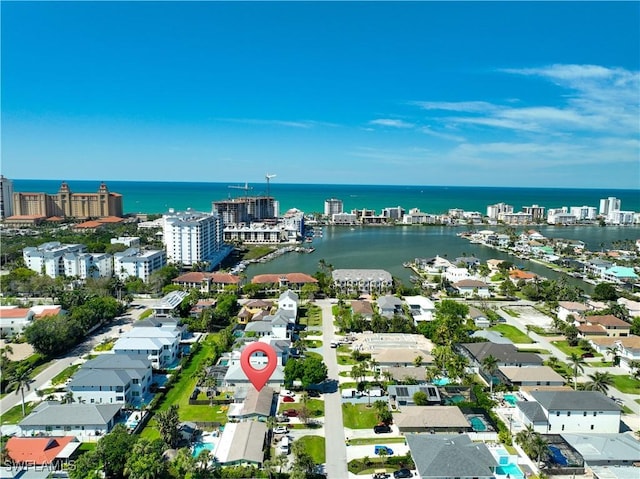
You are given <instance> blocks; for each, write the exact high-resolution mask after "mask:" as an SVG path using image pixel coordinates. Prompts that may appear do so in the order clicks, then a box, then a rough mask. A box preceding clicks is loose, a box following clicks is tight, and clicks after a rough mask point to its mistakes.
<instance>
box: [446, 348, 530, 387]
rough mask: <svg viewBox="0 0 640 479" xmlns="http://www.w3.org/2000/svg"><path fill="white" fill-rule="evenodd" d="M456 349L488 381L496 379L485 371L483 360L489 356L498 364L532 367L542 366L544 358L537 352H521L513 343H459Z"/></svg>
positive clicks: (501, 365) (499, 365) (502, 365)
mask: <svg viewBox="0 0 640 479" xmlns="http://www.w3.org/2000/svg"><path fill="white" fill-rule="evenodd" d="M455 348H456V350H457V351H458V352H459V353H460V354H462V355H463V356H464V357H466V358H467V359H468V360H469V363H470V365H471V367H472V368H474V370H475V371H476V372H478V373H479V374H480V375H481V376H482V377H483V378H484V379H485V380H486V381H487V382H488V381H490V380H491V381H494V383H495V380H496V377H495V376H494V377H493V378H490V376H491V375H490V374H489V373H487V372H486V371H484V369H483V361H484V360H485V358H488V357H489V356H493V357H494V358H496V359H497V360H498V363H497V366H498V367H504V366H514V367H531V366H542V358H541V357H540V356H538V355H537V354H535V353H526V352H520V351H518V349H517V348H516V347H515V346H514V345H513V344H495V343H491V342H482V343H464V344H457V345H456V346H455Z"/></svg>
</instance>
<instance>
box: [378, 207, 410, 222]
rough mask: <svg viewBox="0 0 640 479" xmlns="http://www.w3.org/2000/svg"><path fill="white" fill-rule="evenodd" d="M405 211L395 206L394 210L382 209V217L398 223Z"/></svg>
mask: <svg viewBox="0 0 640 479" xmlns="http://www.w3.org/2000/svg"><path fill="white" fill-rule="evenodd" d="M404 213H405V210H404V208H403V207H402V206H396V207H394V208H383V209H382V216H384V217H385V218H389V219H390V220H394V221H399V220H401V219H402V217H403V216H404Z"/></svg>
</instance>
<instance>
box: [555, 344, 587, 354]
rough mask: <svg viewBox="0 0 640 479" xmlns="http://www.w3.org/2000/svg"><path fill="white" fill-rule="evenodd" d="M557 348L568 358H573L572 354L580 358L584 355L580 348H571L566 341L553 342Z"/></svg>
mask: <svg viewBox="0 0 640 479" xmlns="http://www.w3.org/2000/svg"><path fill="white" fill-rule="evenodd" d="M551 344H553V345H554V346H555V347H556V348H558V349H559V350H560V351H562V352H563V353H564V354H566V355H567V356H571V353H575V354H577V355H578V356H582V355H583V354H584V350H583V349H582V348H580V347H578V346H569V343H567V342H566V341H551Z"/></svg>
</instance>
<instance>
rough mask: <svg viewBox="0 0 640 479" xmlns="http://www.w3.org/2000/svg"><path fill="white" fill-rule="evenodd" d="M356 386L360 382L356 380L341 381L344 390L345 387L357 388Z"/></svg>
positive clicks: (341, 388) (341, 387)
mask: <svg viewBox="0 0 640 479" xmlns="http://www.w3.org/2000/svg"><path fill="white" fill-rule="evenodd" d="M356 387H358V384H357V383H356V382H355V381H354V382H346V383H340V390H343V389H355V388H356Z"/></svg>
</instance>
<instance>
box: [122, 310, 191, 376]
mask: <svg viewBox="0 0 640 479" xmlns="http://www.w3.org/2000/svg"><path fill="white" fill-rule="evenodd" d="M145 321H146V320H145ZM135 326H136V327H133V328H131V329H130V330H129V331H127V332H126V333H124V334H123V335H122V336H121V337H120V339H118V340H117V341H116V342H115V344H114V345H113V348H112V351H113V352H114V353H116V354H130V355H144V356H145V357H147V358H148V359H149V360H150V361H151V365H152V367H153V368H154V369H165V368H168V367H170V366H171V365H173V364H174V363H176V361H177V360H178V358H179V355H180V340H181V338H182V333H183V329H182V328H180V327H178V326H176V323H175V322H167V323H162V322H160V321H157V322H150V321H147V322H146V323H145V325H135Z"/></svg>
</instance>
